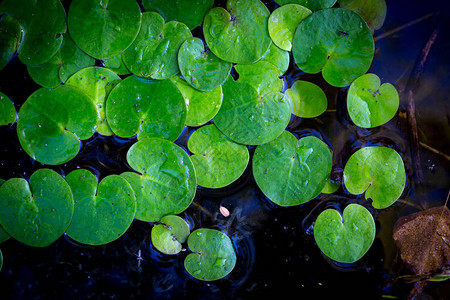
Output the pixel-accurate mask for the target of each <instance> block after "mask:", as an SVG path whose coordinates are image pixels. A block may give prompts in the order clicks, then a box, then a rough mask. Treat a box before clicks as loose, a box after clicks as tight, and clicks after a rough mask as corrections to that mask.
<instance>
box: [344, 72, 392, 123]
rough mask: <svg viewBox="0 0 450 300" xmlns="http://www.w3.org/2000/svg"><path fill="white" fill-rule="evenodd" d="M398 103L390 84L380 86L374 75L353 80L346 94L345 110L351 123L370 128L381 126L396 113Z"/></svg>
mask: <svg viewBox="0 0 450 300" xmlns="http://www.w3.org/2000/svg"><path fill="white" fill-rule="evenodd" d="M399 103H400V99H399V95H398V92H397V90H396V88H395V87H394V86H393V85H392V84H390V83H383V84H382V85H380V78H379V77H378V76H377V75H375V74H364V75H362V76H361V77H359V78H357V79H355V81H353V82H352V84H351V85H350V89H349V90H348V93H347V110H348V114H349V115H350V118H351V119H352V121H353V123H355V125H357V126H359V127H364V128H371V127H377V126H380V125H383V124H384V123H387V122H388V121H389V120H391V119H392V118H393V117H394V115H395V114H396V113H397V110H398V106H399Z"/></svg>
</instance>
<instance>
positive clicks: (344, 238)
mask: <svg viewBox="0 0 450 300" xmlns="http://www.w3.org/2000/svg"><path fill="white" fill-rule="evenodd" d="M314 239H315V240H316V243H317V246H319V248H320V250H321V251H322V252H323V254H325V255H326V256H328V257H329V258H331V259H333V260H335V261H337V262H341V263H353V262H356V261H357V260H359V259H360V258H361V257H363V256H364V254H366V253H367V251H368V250H369V249H370V246H372V243H373V241H374V239H375V221H374V220H373V217H372V215H371V214H370V212H369V211H368V210H367V209H366V208H365V207H364V206H362V205H359V204H350V205H348V206H347V207H346V208H345V209H344V212H343V214H342V216H341V214H340V213H339V212H338V211H337V210H335V209H327V210H325V211H323V212H322V213H321V214H320V215H319V216H318V217H317V220H316V222H315V224H314Z"/></svg>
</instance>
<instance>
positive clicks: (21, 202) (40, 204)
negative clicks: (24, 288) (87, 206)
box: [0, 169, 73, 247]
mask: <svg viewBox="0 0 450 300" xmlns="http://www.w3.org/2000/svg"><path fill="white" fill-rule="evenodd" d="M72 214H73V198H72V192H71V190H70V187H69V185H68V184H67V182H66V181H65V180H64V178H62V177H61V176H60V175H59V174H58V173H56V172H55V171H53V170H50V169H40V170H37V171H36V172H34V173H33V174H32V175H31V177H30V180H29V182H27V181H26V180H25V179H23V178H12V179H9V180H8V181H6V182H5V183H4V184H3V185H2V186H0V224H1V225H2V227H3V228H4V229H5V230H6V231H7V232H8V233H9V234H10V235H11V236H12V237H13V238H14V239H16V240H18V241H20V242H22V243H24V244H26V245H29V246H33V247H46V246H48V245H50V244H52V243H53V242H54V241H56V240H57V239H58V238H59V237H60V236H61V235H62V234H63V233H64V231H65V230H66V228H67V227H68V226H69V224H70V221H71V219H72Z"/></svg>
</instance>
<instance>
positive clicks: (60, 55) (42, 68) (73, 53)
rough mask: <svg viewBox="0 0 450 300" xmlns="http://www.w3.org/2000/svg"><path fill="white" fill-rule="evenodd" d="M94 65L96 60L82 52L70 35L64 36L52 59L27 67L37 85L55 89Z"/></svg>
mask: <svg viewBox="0 0 450 300" xmlns="http://www.w3.org/2000/svg"><path fill="white" fill-rule="evenodd" d="M94 64H95V60H94V59H93V58H92V57H90V56H89V55H87V54H86V53H84V52H83V51H81V49H80V48H78V46H77V45H75V43H74V42H73V41H72V39H71V38H70V36H69V34H64V39H63V42H62V44H61V48H59V50H58V52H56V54H55V55H54V56H53V57H52V58H50V59H49V60H48V61H47V62H46V63H44V64H42V65H39V66H27V70H28V74H30V76H31V78H32V79H33V80H34V81H35V82H36V83H37V84H39V85H42V86H43V87H48V88H54V87H57V86H58V85H60V84H61V83H64V82H66V80H67V78H69V77H70V76H72V75H73V74H75V73H76V72H77V71H79V70H81V69H83V68H86V67H88V66H93V65H94Z"/></svg>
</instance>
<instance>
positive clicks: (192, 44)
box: [178, 38, 232, 91]
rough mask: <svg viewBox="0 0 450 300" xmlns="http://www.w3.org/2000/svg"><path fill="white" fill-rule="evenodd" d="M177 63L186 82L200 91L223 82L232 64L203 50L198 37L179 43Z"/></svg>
mask: <svg viewBox="0 0 450 300" xmlns="http://www.w3.org/2000/svg"><path fill="white" fill-rule="evenodd" d="M178 65H179V66H180V70H181V74H182V75H183V77H184V79H185V80H186V82H187V83H189V84H190V85H191V86H192V87H193V88H195V89H197V90H200V91H212V90H213V89H215V88H217V87H218V86H220V85H222V84H224V83H225V81H226V80H227V78H228V75H229V74H230V71H231V66H232V64H231V63H229V62H226V61H223V60H221V59H220V58H218V57H217V56H215V55H214V54H213V53H212V52H209V51H207V50H205V46H204V45H203V41H202V40H201V39H199V38H190V39H187V40H186V41H185V42H184V43H183V44H182V45H181V48H180V51H179V52H178Z"/></svg>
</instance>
